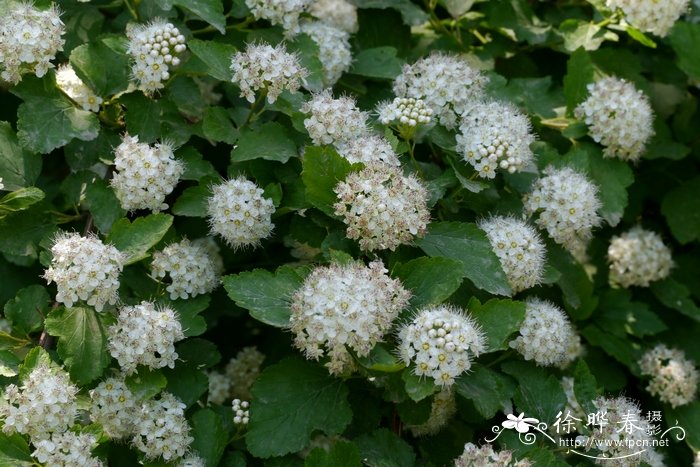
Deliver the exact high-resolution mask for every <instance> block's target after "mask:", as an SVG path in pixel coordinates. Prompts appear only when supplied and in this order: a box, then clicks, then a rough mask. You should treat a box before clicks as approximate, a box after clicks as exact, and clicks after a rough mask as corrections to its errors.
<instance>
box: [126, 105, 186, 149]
mask: <svg viewBox="0 0 700 467" xmlns="http://www.w3.org/2000/svg"><path fill="white" fill-rule="evenodd" d="M119 100H120V102H121V103H122V104H124V105H125V106H126V115H125V116H124V120H125V121H126V129H127V130H128V131H129V133H130V134H132V135H138V137H139V141H140V142H142V143H149V144H150V143H154V142H156V141H159V140H160V141H164V140H167V141H169V142H171V143H172V144H174V145H176V146H177V145H180V144H184V143H186V142H187V140H189V138H190V134H191V128H190V127H189V125H187V123H186V122H185V120H184V118H183V117H182V115H180V112H179V110H178V109H177V106H176V105H175V104H174V103H173V102H172V101H170V100H168V99H166V98H160V99H157V100H156V99H150V98H148V97H146V96H144V95H143V93H141V92H136V93H130V94H127V95H124V96H122V97H120V98H119Z"/></svg>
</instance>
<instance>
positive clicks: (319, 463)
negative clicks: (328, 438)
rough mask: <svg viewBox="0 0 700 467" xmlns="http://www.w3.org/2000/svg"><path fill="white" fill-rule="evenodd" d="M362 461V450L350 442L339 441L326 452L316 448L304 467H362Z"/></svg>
mask: <svg viewBox="0 0 700 467" xmlns="http://www.w3.org/2000/svg"><path fill="white" fill-rule="evenodd" d="M361 465H362V459H361V458H360V450H359V449H358V448H357V446H356V445H355V444H353V443H351V442H349V441H342V440H338V441H336V442H335V443H333V446H331V448H330V450H329V451H328V452H326V450H325V449H323V448H316V449H314V450H313V451H311V453H309V455H308V457H307V458H306V460H305V461H304V467H360V466H361Z"/></svg>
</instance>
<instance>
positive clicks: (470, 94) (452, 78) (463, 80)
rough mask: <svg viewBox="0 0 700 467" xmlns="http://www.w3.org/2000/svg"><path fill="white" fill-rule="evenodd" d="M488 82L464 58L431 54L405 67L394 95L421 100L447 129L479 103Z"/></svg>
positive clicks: (395, 85)
mask: <svg viewBox="0 0 700 467" xmlns="http://www.w3.org/2000/svg"><path fill="white" fill-rule="evenodd" d="M486 83H487V78H486V77H485V76H484V75H483V74H482V73H481V72H480V71H478V70H476V69H475V68H474V67H472V65H471V64H470V63H469V61H468V60H467V59H466V58H465V57H462V56H458V55H448V54H443V53H437V52H436V53H432V54H431V55H429V56H427V57H424V58H421V59H419V60H418V61H416V62H415V63H413V64H410V65H404V67H403V70H402V72H401V74H400V75H399V76H397V77H396V80H395V81H394V94H395V95H397V96H399V97H412V98H414V99H421V100H423V101H424V102H425V104H426V105H427V106H428V107H429V108H430V109H431V110H432V111H433V115H434V116H436V117H437V119H438V121H439V122H440V123H441V124H442V125H443V126H445V127H446V128H448V129H452V128H454V127H456V126H457V123H458V119H459V116H461V115H462V114H464V113H465V112H466V111H467V110H468V109H469V107H470V106H471V105H473V103H474V102H475V101H477V100H478V99H480V97H481V94H482V93H483V88H484V86H485V85H486Z"/></svg>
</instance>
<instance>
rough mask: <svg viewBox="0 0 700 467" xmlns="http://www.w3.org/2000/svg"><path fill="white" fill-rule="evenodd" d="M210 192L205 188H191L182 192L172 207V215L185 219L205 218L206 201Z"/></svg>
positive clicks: (199, 186)
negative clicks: (184, 217) (185, 217)
mask: <svg viewBox="0 0 700 467" xmlns="http://www.w3.org/2000/svg"><path fill="white" fill-rule="evenodd" d="M210 196H211V191H210V190H209V188H207V187H206V186H202V185H198V186H191V187H189V188H187V189H186V190H185V191H183V192H182V194H181V195H180V197H179V198H178V199H177V201H175V204H174V205H173V214H175V215H177V216H187V217H206V216H207V200H208V199H209V197H210Z"/></svg>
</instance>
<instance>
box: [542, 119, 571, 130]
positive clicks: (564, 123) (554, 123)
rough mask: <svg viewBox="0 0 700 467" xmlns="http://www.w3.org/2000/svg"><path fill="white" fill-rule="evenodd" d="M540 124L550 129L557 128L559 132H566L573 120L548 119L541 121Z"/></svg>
mask: <svg viewBox="0 0 700 467" xmlns="http://www.w3.org/2000/svg"><path fill="white" fill-rule="evenodd" d="M540 124H542V125H544V126H546V127H549V128H555V129H557V130H564V129H565V128H566V127H568V126H569V125H570V124H571V120H569V119H568V118H563V117H556V118H547V119H544V120H540Z"/></svg>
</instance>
